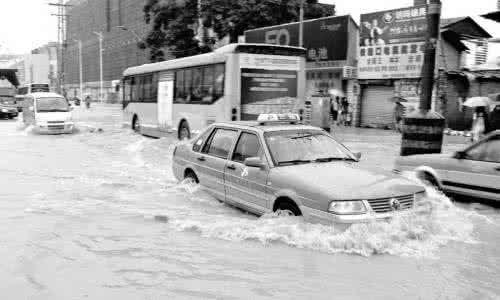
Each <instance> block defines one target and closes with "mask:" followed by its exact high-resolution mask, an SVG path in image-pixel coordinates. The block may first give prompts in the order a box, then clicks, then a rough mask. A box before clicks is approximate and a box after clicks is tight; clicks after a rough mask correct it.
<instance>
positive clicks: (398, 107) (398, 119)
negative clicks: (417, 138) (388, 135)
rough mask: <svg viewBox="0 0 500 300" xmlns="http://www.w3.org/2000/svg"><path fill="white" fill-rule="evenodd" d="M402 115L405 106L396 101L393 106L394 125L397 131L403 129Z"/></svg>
mask: <svg viewBox="0 0 500 300" xmlns="http://www.w3.org/2000/svg"><path fill="white" fill-rule="evenodd" d="M404 115H405V107H404V106H403V104H401V103H400V102H396V103H395V106H394V127H395V128H396V130H397V131H399V132H401V131H402V130H403V117H404Z"/></svg>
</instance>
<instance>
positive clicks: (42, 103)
mask: <svg viewBox="0 0 500 300" xmlns="http://www.w3.org/2000/svg"><path fill="white" fill-rule="evenodd" d="M36 111H37V112H66V111H69V105H68V102H67V101H66V99H64V98H63V97H43V98H38V99H37V101H36Z"/></svg>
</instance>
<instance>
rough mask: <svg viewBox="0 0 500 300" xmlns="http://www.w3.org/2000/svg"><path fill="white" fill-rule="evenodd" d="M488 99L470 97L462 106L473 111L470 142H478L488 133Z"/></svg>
mask: <svg viewBox="0 0 500 300" xmlns="http://www.w3.org/2000/svg"><path fill="white" fill-rule="evenodd" d="M490 102H491V101H490V99H489V98H488V97H471V98H469V99H467V101H465V102H464V104H463V105H464V106H468V107H473V108H474V109H475V111H474V115H473V116H472V129H471V131H472V141H473V142H475V141H478V140H479V139H480V138H481V137H482V136H483V135H484V134H487V133H488V132H489V122H488V113H487V108H488V107H489V106H490Z"/></svg>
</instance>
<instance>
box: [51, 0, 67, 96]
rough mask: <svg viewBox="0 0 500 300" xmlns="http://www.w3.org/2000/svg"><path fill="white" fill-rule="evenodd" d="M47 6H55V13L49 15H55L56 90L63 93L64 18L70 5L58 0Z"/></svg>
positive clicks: (65, 18)
mask: <svg viewBox="0 0 500 300" xmlns="http://www.w3.org/2000/svg"><path fill="white" fill-rule="evenodd" d="M49 6H54V7H57V13H56V14H51V15H52V16H55V17H57V65H58V67H57V81H58V87H57V91H58V93H60V94H63V91H64V83H65V80H64V79H65V78H64V75H65V72H64V71H65V70H64V51H65V45H66V20H67V18H68V15H67V14H66V8H67V7H70V6H72V5H69V4H64V3H63V0H59V1H58V2H57V3H49Z"/></svg>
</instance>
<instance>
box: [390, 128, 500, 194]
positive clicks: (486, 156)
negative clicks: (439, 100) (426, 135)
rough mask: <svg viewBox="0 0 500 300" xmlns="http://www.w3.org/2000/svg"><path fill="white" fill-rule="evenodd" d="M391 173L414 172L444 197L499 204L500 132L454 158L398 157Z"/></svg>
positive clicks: (446, 155)
mask: <svg viewBox="0 0 500 300" xmlns="http://www.w3.org/2000/svg"><path fill="white" fill-rule="evenodd" d="M395 171H396V172H404V171H410V172H413V171H415V172H416V174H417V177H419V178H420V179H422V180H425V181H427V182H429V183H430V184H432V185H434V186H435V187H436V188H438V189H441V190H443V191H444V192H445V193H448V194H452V195H453V194H458V195H464V196H472V197H477V198H482V199H487V200H493V201H500V130H497V131H495V132H492V133H491V134H489V135H487V136H486V137H485V138H483V139H482V140H480V141H478V142H476V143H474V144H472V145H471V146H469V147H467V148H465V149H464V150H463V151H458V152H456V153H454V154H424V155H411V156H406V157H401V158H399V159H398V160H396V166H395ZM499 203H500V202H499Z"/></svg>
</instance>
